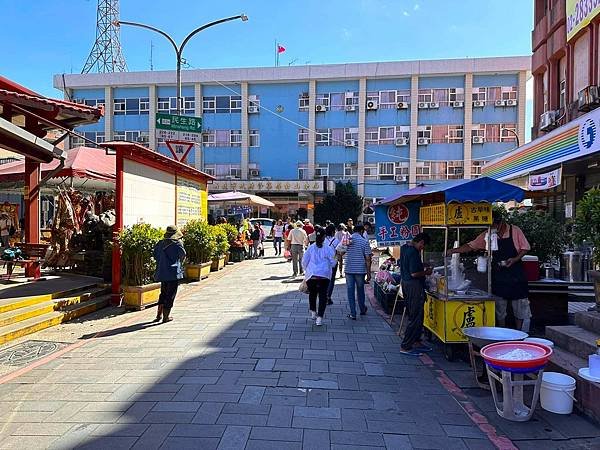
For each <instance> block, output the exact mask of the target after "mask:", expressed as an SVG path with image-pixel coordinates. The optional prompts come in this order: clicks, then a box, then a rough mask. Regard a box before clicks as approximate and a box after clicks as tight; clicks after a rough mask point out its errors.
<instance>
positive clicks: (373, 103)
mask: <svg viewBox="0 0 600 450" xmlns="http://www.w3.org/2000/svg"><path fill="white" fill-rule="evenodd" d="M378 108H379V104H378V103H377V102H376V101H375V100H369V101H368V102H367V109H370V110H375V109H378Z"/></svg>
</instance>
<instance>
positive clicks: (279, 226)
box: [272, 219, 284, 256]
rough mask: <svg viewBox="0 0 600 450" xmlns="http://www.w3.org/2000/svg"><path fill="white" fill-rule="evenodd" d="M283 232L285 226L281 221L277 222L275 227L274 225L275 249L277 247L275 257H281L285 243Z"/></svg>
mask: <svg viewBox="0 0 600 450" xmlns="http://www.w3.org/2000/svg"><path fill="white" fill-rule="evenodd" d="M283 231H284V226H283V222H282V221H281V219H279V220H278V221H277V223H276V224H275V225H273V229H272V233H273V247H275V256H277V255H281V242H282V241H283Z"/></svg>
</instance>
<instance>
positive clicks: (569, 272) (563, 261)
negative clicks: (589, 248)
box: [560, 251, 583, 282]
mask: <svg viewBox="0 0 600 450" xmlns="http://www.w3.org/2000/svg"><path fill="white" fill-rule="evenodd" d="M582 260H583V255H582V254H581V252H578V251H568V252H564V253H563V254H562V255H561V256H560V278H561V279H562V280H564V281H569V282H574V281H583V266H582Z"/></svg>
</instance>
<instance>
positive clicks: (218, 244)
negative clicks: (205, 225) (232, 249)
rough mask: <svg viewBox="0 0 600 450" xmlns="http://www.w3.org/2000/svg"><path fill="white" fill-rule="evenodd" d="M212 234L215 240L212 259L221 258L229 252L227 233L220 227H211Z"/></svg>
mask: <svg viewBox="0 0 600 450" xmlns="http://www.w3.org/2000/svg"><path fill="white" fill-rule="evenodd" d="M212 233H213V236H214V239H215V250H214V253H213V255H212V256H213V258H222V257H223V256H225V254H226V253H227V252H228V251H229V240H228V235H227V231H225V229H224V228H223V227H222V226H221V225H215V226H213V227H212Z"/></svg>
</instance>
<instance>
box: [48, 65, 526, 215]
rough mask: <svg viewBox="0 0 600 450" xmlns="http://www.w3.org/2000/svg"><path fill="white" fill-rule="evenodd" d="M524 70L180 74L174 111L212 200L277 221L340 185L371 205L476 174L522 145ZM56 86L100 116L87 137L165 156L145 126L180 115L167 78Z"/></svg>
mask: <svg viewBox="0 0 600 450" xmlns="http://www.w3.org/2000/svg"><path fill="white" fill-rule="evenodd" d="M529 67H530V58H529V57H505V58H485V59H464V60H439V61H407V62H389V63H368V64H342V65H325V66H304V67H277V68H250V69H220V70H191V71H185V72H184V73H183V92H182V97H183V99H182V101H181V103H182V108H183V114H185V115H190V116H197V117H202V120H203V134H202V143H198V144H196V145H195V148H194V151H193V152H191V153H190V155H189V157H188V163H190V164H193V165H195V166H196V167H197V168H199V169H201V170H204V171H205V172H207V173H209V174H211V175H214V176H216V177H217V181H216V182H214V183H213V185H212V186H211V191H213V192H215V191H228V190H233V189H236V190H243V191H250V192H254V193H258V194H260V195H262V196H265V197H267V198H269V199H271V200H272V201H274V202H275V203H276V205H277V208H276V213H279V214H281V215H287V214H296V213H297V212H298V210H300V209H306V210H307V211H308V215H309V216H310V210H311V209H312V205H314V202H315V201H318V200H319V198H320V197H321V196H322V195H324V192H325V191H327V190H329V189H332V188H333V186H334V184H333V182H334V181H338V180H340V181H349V182H351V183H353V184H354V185H355V186H356V189H357V191H358V192H359V194H360V195H362V196H363V197H365V203H366V204H369V203H371V202H373V201H375V200H377V199H380V198H383V197H386V196H388V195H391V194H394V193H397V192H398V191H401V190H405V189H408V188H409V187H412V186H415V185H416V184H418V183H435V182H440V181H443V180H447V179H455V178H473V177H477V176H479V175H480V174H481V167H482V166H483V164H484V163H485V162H486V161H488V160H491V159H494V158H496V157H498V156H499V155H502V154H504V153H506V152H508V151H510V150H511V149H513V148H514V147H515V146H516V142H517V138H520V141H521V142H523V141H524V137H525V133H524V128H525V82H526V80H527V77H528V73H529V72H528V71H529ZM59 77H60V78H59ZM64 83H65V84H63V77H62V75H61V76H57V78H56V79H55V86H56V87H57V88H62V89H63V90H65V91H66V92H65V95H66V96H69V97H70V98H72V99H74V100H76V101H80V102H84V103H87V104H93V105H97V104H102V105H104V107H105V111H106V114H105V117H104V118H103V119H102V120H101V121H100V122H98V123H97V124H94V125H90V126H86V127H81V128H79V129H78V130H77V131H79V132H80V133H81V134H82V135H83V136H84V137H85V138H86V139H89V140H90V141H91V142H103V141H108V140H127V141H133V142H139V143H142V144H143V145H147V146H149V147H151V148H153V149H155V150H156V151H159V152H161V153H164V154H167V155H169V154H170V153H169V150H168V148H167V147H166V145H165V144H164V142H162V141H161V140H160V139H158V138H157V137H156V129H155V127H154V124H155V120H154V119H155V115H156V113H158V112H165V113H172V114H174V113H175V111H176V110H177V94H176V90H175V86H174V84H175V83H174V72H132V73H121V74H82V75H65V76H64ZM64 86H66V87H64ZM90 141H83V140H78V139H72V140H71V142H70V145H71V146H77V145H82V144H83V143H84V142H87V143H86V145H89V143H90Z"/></svg>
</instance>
